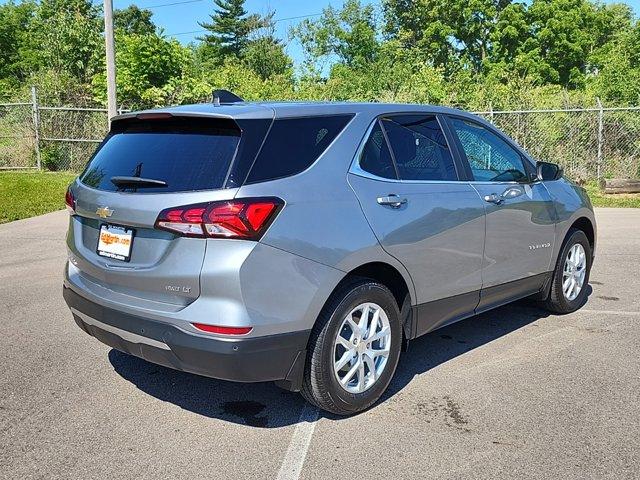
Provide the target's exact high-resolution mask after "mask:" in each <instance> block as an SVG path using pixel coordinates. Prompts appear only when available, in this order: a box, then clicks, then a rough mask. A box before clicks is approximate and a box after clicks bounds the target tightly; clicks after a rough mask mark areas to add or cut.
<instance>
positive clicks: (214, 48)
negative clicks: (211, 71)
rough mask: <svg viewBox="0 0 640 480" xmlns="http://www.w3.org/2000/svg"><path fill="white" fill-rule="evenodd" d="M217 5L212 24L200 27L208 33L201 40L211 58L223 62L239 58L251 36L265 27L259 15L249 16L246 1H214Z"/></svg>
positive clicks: (202, 24)
mask: <svg viewBox="0 0 640 480" xmlns="http://www.w3.org/2000/svg"><path fill="white" fill-rule="evenodd" d="M213 3H214V4H215V5H216V7H217V8H216V9H215V10H214V13H213V14H212V15H210V16H209V17H210V18H211V21H210V22H201V23H199V25H200V26H201V27H202V28H204V29H205V30H207V31H208V33H207V34H205V36H204V37H202V38H200V40H201V41H202V42H203V43H204V46H205V47H206V48H205V52H207V54H208V55H209V56H210V57H214V58H215V59H217V60H218V61H222V60H223V59H224V58H227V57H236V58H239V57H240V56H241V54H242V51H243V49H244V48H245V47H246V45H247V43H248V42H249V36H250V35H251V33H253V32H255V31H256V30H257V29H259V28H261V27H263V26H265V21H264V19H263V18H262V17H261V16H260V15H258V14H255V13H254V14H251V15H249V14H248V12H247V11H246V10H245V8H244V3H245V0H213Z"/></svg>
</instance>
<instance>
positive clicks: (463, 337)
mask: <svg viewBox="0 0 640 480" xmlns="http://www.w3.org/2000/svg"><path fill="white" fill-rule="evenodd" d="M589 294H591V287H590V286H589ZM547 316H549V313H548V312H547V311H546V310H543V309H541V308H539V307H538V306H537V305H536V304H535V303H533V302H531V301H527V300H523V301H520V302H516V303H513V304H510V305H506V306H504V307H500V308H498V309H495V310H492V311H490V312H487V313H483V314H481V315H478V316H475V317H471V318H468V319H466V320H463V321H461V322H458V323H455V324H453V325H449V326H447V327H444V328H441V329H439V330H436V331H434V332H431V333H429V334H427V335H424V336H422V337H420V338H418V339H415V340H413V341H411V342H410V344H409V350H408V351H407V352H405V353H404V354H403V355H402V356H401V358H400V364H399V365H398V369H397V370H396V374H395V376H394V378H393V380H392V382H391V384H390V385H389V388H388V390H387V392H386V393H385V394H384V396H383V401H384V400H386V399H389V398H391V397H392V396H394V395H396V394H397V393H398V392H400V391H401V390H402V389H403V388H404V387H405V386H406V385H407V384H409V383H410V382H411V380H412V379H413V378H414V377H415V376H416V375H421V374H424V373H425V372H428V371H429V370H430V369H432V368H435V367H437V366H438V365H441V364H443V363H445V362H448V361H451V360H453V359H455V358H456V357H458V356H460V355H462V354H464V353H466V352H468V351H470V350H473V349H475V348H478V347H481V346H483V345H486V344H488V343H489V342H492V341H494V340H496V339H498V338H500V337H502V336H504V335H507V334H509V333H511V332H513V331H516V330H518V329H521V328H523V327H525V326H527V325H529V324H531V323H533V322H535V321H536V320H539V319H541V318H545V317H547ZM109 361H110V363H111V365H112V366H113V368H114V370H115V371H116V372H117V373H118V374H119V375H120V376H121V377H122V378H124V379H125V380H127V381H129V382H131V383H133V384H134V385H135V386H136V387H137V388H139V389H140V390H141V391H143V392H145V393H146V394H148V395H151V396H153V397H155V398H157V399H159V400H162V401H164V402H169V403H172V404H174V405H176V406H178V407H180V408H183V409H185V410H188V411H190V412H193V413H196V414H198V415H203V416H205V417H209V418H216V419H219V420H223V421H227V422H233V423H238V424H243V425H249V426H252V427H260V428H277V427H283V426H287V425H293V424H296V423H298V422H299V418H300V413H301V411H302V408H303V406H304V400H303V399H302V397H301V396H300V395H298V394H296V393H292V392H287V391H285V390H282V389H280V388H278V387H276V386H275V385H274V384H273V383H253V384H242V383H234V382H227V381H222V380H215V379H211V378H206V377H202V376H199V375H193V374H190V373H185V372H179V371H176V370H172V369H170V368H165V367H162V366H159V365H155V364H152V363H149V362H147V361H145V360H142V359H140V358H137V357H133V356H130V355H127V354H124V353H121V352H119V351H118V350H111V351H110V352H109ZM374 408H375V407H374ZM320 415H321V416H324V417H325V418H330V419H334V420H339V419H340V418H342V417H338V416H334V415H330V414H323V413H321V414H320Z"/></svg>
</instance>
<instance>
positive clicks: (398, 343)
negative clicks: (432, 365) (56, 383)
mask: <svg viewBox="0 0 640 480" xmlns="http://www.w3.org/2000/svg"><path fill="white" fill-rule="evenodd" d="M223 93H224V94H226V93H228V92H223ZM224 94H223V95H222V99H221V98H220V97H216V99H215V102H212V103H211V104H199V105H191V106H180V107H172V108H166V109H160V110H150V111H143V112H134V113H127V114H124V115H121V116H118V117H116V118H114V119H113V121H112V124H111V130H110V132H109V134H108V135H107V137H106V138H105V140H104V141H103V142H102V144H101V145H100V146H99V148H98V149H97V151H96V152H95V154H94V155H93V157H92V158H91V159H90V161H89V163H88V165H87V167H86V169H85V170H84V172H83V173H82V174H81V175H80V176H79V177H78V178H77V179H76V180H75V181H74V182H73V183H72V184H71V185H70V187H69V189H68V191H67V195H66V204H67V208H68V210H69V212H70V218H69V231H68V236H67V245H68V251H69V261H68V263H67V265H66V268H65V275H64V289H63V290H64V298H65V300H66V302H67V304H68V305H69V307H70V309H71V312H72V314H73V317H74V319H75V321H76V323H77V324H78V325H79V326H80V328H81V329H82V330H84V331H85V332H86V333H88V334H90V335H92V336H94V337H95V338H97V339H98V340H100V341H101V342H103V343H105V344H107V345H109V346H110V347H112V348H115V349H117V350H120V351H122V352H126V353H128V354H131V355H135V356H137V357H140V358H143V359H145V360H148V361H149V362H154V363H157V364H160V365H164V366H166V367H171V368H174V369H178V370H182V371H185V372H191V373H195V374H199V375H205V376H208V377H213V378H218V379H225V380H232V381H237V382H259V381H274V382H275V383H276V384H278V385H280V386H281V387H284V388H286V389H289V390H292V391H300V392H301V393H302V395H304V397H305V398H306V399H307V400H308V401H309V402H311V403H312V404H314V405H316V406H317V407H320V408H322V409H325V410H327V411H330V412H333V413H335V414H339V415H348V414H352V413H355V412H359V411H361V410H364V409H366V408H368V407H370V406H371V405H372V404H374V403H375V402H376V401H377V400H378V399H379V398H380V396H381V395H382V394H383V392H384V391H385V389H386V388H387V387H388V385H389V382H390V381H391V379H392V377H393V375H394V372H395V369H396V366H397V365H398V359H399V357H400V353H401V351H402V350H403V349H404V348H406V346H407V345H408V342H409V341H411V340H412V339H415V338H416V337H419V336H421V335H424V334H426V333H428V332H431V331H433V330H435V329H437V328H441V327H443V326H445V325H448V324H451V323H453V322H456V321H459V320H461V319H464V318H467V317H470V316H473V315H476V314H479V313H481V312H485V311H487V310H490V309H492V308H496V307H498V306H500V305H504V304H506V303H508V302H512V301H514V300H518V299H521V298H524V297H533V298H535V299H537V300H539V301H540V302H541V303H542V305H544V306H545V307H546V308H547V309H549V310H550V311H552V312H557V313H568V312H572V311H574V310H576V309H578V308H579V307H581V306H582V305H583V304H584V303H585V302H586V298H587V293H588V292H587V284H588V281H589V271H590V269H591V263H592V260H593V257H594V251H595V243H596V224H595V219H594V215H593V209H592V207H591V203H590V201H589V198H588V197H587V194H586V193H585V191H584V190H583V189H582V188H581V187H579V186H577V185H576V184H574V183H572V182H571V181H570V180H568V179H566V178H565V177H564V176H563V174H562V170H561V169H560V168H559V167H558V166H557V165H554V164H552V163H546V162H536V161H535V160H534V159H532V158H531V156H529V155H528V154H527V152H525V151H524V150H523V149H522V148H520V147H519V146H518V145H517V144H516V143H515V142H513V141H512V140H511V139H510V138H508V137H507V136H505V135H504V134H503V133H501V132H500V131H499V130H497V129H496V128H494V127H493V126H492V125H491V124H490V123H488V122H486V121H485V120H483V119H481V118H479V117H476V116H474V115H471V114H469V113H465V112H463V111H460V110H455V109H450V108H443V107H434V106H425V105H391V104H360V103H248V102H243V101H240V99H237V98H235V97H233V96H232V95H230V94H229V95H226V96H225V95H224ZM218 95H220V93H218ZM221 100H222V101H221Z"/></svg>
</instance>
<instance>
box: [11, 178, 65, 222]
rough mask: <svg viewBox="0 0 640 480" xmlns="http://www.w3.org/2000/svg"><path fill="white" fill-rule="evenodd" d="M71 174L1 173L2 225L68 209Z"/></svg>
mask: <svg viewBox="0 0 640 480" xmlns="http://www.w3.org/2000/svg"><path fill="white" fill-rule="evenodd" d="M75 177H76V174H75V173H68V172H0V223H6V222H12V221H14V220H20V219H21V218H28V217H34V216H36V215H42V214H43V213H48V212H53V211H55V210H60V209H63V208H64V194H65V192H66V190H67V186H68V185H69V184H70V183H71V181H72V180H73V179H74V178H75Z"/></svg>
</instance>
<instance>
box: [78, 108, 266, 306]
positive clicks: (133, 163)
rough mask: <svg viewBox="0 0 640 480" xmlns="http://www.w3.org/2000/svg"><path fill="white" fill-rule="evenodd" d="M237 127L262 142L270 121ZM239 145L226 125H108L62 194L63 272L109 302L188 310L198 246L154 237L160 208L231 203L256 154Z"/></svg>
mask: <svg viewBox="0 0 640 480" xmlns="http://www.w3.org/2000/svg"><path fill="white" fill-rule="evenodd" d="M246 122H249V123H250V121H247V120H245V124H244V125H243V126H244V127H249V128H246V129H247V130H250V131H252V132H253V133H251V134H250V135H248V136H249V137H252V136H255V135H257V136H262V138H263V137H264V132H266V129H267V128H268V125H269V123H270V119H262V120H260V121H259V124H256V125H247V123H246ZM254 127H255V128H254ZM244 137H245V134H244V131H243V128H242V127H241V126H240V125H239V124H238V123H237V122H235V121H233V120H231V119H229V118H211V117H209V118H201V117H200V118H198V117H184V116H176V115H169V114H157V113H155V114H150V115H149V114H147V115H144V114H143V115H138V116H136V117H131V118H125V119H122V120H119V121H116V122H114V124H113V125H112V130H111V132H110V133H109V135H108V136H107V138H106V139H105V141H104V142H103V143H102V145H101V146H100V147H99V148H98V150H97V151H96V153H95V154H94V156H93V157H92V159H91V161H90V162H89V164H88V166H87V168H86V169H85V171H84V172H83V173H82V174H81V175H80V177H79V178H78V180H76V182H75V183H74V184H73V185H72V186H71V188H70V193H71V195H72V197H73V198H72V201H73V203H74V207H75V214H74V215H72V216H71V220H70V228H69V233H68V238H67V244H68V247H69V251H70V259H71V264H72V266H70V268H71V269H74V272H76V273H77V274H78V275H79V276H80V277H81V279H82V281H83V282H84V283H85V284H86V285H91V286H95V287H96V288H97V289H98V291H99V292H100V295H102V296H105V295H106V296H109V295H111V296H112V298H110V300H112V301H123V300H126V301H127V302H130V303H133V304H135V303H136V301H137V303H138V304H139V305H141V306H147V307H150V308H161V307H162V305H161V304H165V306H166V307H168V308H170V309H171V308H179V307H181V306H186V305H188V304H189V303H191V302H192V301H194V300H195V299H196V298H197V297H198V296H199V295H200V281H199V277H200V271H201V268H202V262H203V259H204V255H205V249H206V247H207V240H206V239H204V238H187V237H184V236H179V235H176V234H174V233H172V232H170V231H165V230H161V229H158V228H155V224H156V220H157V218H158V215H159V213H160V212H161V211H163V210H165V209H167V208H172V207H177V206H181V205H189V204H197V203H202V202H211V201H216V200H228V199H232V198H233V197H234V196H235V194H236V193H237V188H233V186H234V185H233V182H234V179H233V177H234V176H235V177H237V176H238V167H239V166H240V165H241V164H250V160H252V159H253V158H254V157H255V153H256V152H255V150H256V149H257V147H255V145H254V144H257V145H259V142H257V141H256V140H255V138H254V139H251V138H249V139H247V140H248V141H245V138H244ZM249 140H250V141H249ZM234 166H235V168H234ZM235 181H238V180H237V178H236V180H235ZM229 187H231V188H229ZM88 282H90V283H88ZM123 295H124V296H126V297H123Z"/></svg>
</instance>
